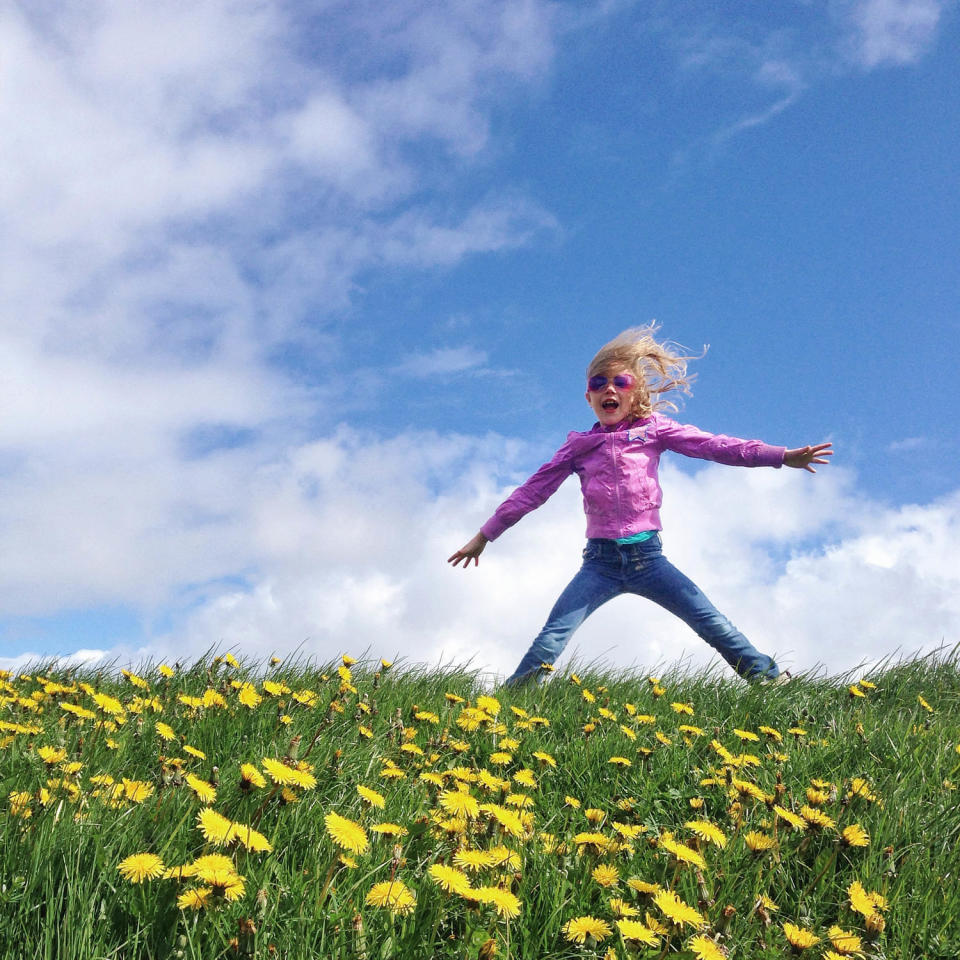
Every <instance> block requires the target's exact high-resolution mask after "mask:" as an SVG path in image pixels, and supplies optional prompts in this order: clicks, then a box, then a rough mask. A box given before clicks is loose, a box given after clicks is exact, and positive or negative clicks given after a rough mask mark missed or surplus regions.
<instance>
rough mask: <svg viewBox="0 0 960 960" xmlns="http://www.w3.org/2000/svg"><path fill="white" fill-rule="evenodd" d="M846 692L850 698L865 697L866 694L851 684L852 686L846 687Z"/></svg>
mask: <svg viewBox="0 0 960 960" xmlns="http://www.w3.org/2000/svg"><path fill="white" fill-rule="evenodd" d="M847 692H848V693H849V694H850V696H851V697H865V696H866V694H865V693H864V692H863V691H862V690H861V689H860V688H859V687H858V686H857V685H856V684H853V685H852V686H849V687H847Z"/></svg>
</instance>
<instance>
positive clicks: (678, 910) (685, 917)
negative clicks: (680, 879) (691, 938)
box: [653, 890, 707, 930]
mask: <svg viewBox="0 0 960 960" xmlns="http://www.w3.org/2000/svg"><path fill="white" fill-rule="evenodd" d="M653 902H654V903H655V904H656V905H657V907H658V909H659V910H660V912H661V913H662V914H663V915H664V916H665V917H667V919H669V920H670V921H672V922H673V923H675V924H677V925H678V926H684V925H687V926H691V927H693V928H694V929H695V930H701V929H703V927H705V926H706V925H707V921H706V920H705V919H704V918H703V916H702V915H701V914H700V913H699V912H698V911H697V910H694V908H693V907H691V906H690V905H689V904H687V903H685V902H684V901H683V900H681V899H680V897H678V896H677V895H676V894H675V893H674V892H673V891H672V890H661V891H659V892H658V893H656V894H655V895H654V898H653Z"/></svg>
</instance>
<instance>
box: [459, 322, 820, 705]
mask: <svg viewBox="0 0 960 960" xmlns="http://www.w3.org/2000/svg"><path fill="white" fill-rule="evenodd" d="M656 330H657V328H656V326H655V325H654V324H649V325H647V326H645V327H634V328H631V329H630V330H625V331H624V332H623V333H621V334H620V335H619V336H618V337H616V338H615V339H613V340H611V341H610V342H609V343H608V344H607V345H606V346H604V347H603V348H602V349H601V350H600V352H599V353H598V354H597V355H596V356H595V357H594V358H593V360H592V361H591V362H590V366H589V367H588V368H587V392H586V399H587V403H589V404H590V406H591V408H592V409H593V412H594V414H595V415H596V417H597V422H596V423H595V424H594V425H593V427H592V428H591V429H590V430H587V431H586V432H583V433H578V432H576V431H575V432H573V433H570V434H569V435H568V436H567V442H566V443H565V444H564V445H563V446H562V447H561V448H560V449H559V450H558V451H557V452H556V453H555V454H554V456H553V459H552V460H550V461H549V463H545V464H544V465H543V466H542V467H541V468H540V469H539V470H538V471H537V472H536V473H535V474H534V475H533V476H532V477H530V479H529V480H527V481H526V483H524V484H523V485H522V486H520V487H518V488H517V489H516V490H515V491H514V492H513V493H512V494H511V495H510V496H509V497H507V499H506V500H504V502H503V503H501V504H500V506H499V507H497V509H496V512H495V513H494V514H493V516H492V517H491V518H490V519H489V520H488V521H487V522H486V523H485V524H484V525H483V526H482V527H481V528H480V532H479V533H477V535H476V536H475V537H473V539H472V540H470V542H469V543H467V544H466V545H464V546H463V547H461V548H460V549H459V550H458V551H457V552H456V553H454V554H453V556H452V557H450V558H449V559H448V561H447V562H448V563H452V564H453V565H454V566H457V565H458V564H459V563H460V562H461V561H463V565H464V569H467V568H468V567H469V566H470V561H471V560H473V562H474V565H475V566H476V565H479V563H480V554H481V553H482V552H483V549H484V547H485V546H486V545H487V543H488V542H489V541H491V540H496V539H497V537H499V536H500V534H501V533H503V532H504V530H506V529H507V528H508V527H512V526H513V524H515V523H516V522H517V521H518V520H520V518H521V517H523V516H524V515H525V514H527V513H529V512H530V511H531V510H535V509H536V508H537V507H539V506H540V505H541V504H542V503H544V502H545V501H546V500H547V498H548V497H550V496H551V495H552V494H554V493H555V492H556V490H557V488H558V487H559V486H560V484H561V483H563V481H564V480H565V479H566V478H567V477H568V476H569V475H570V474H571V473H576V474H577V476H579V478H580V487H581V489H582V491H583V508H584V511H585V512H586V515H587V545H586V548H585V549H584V551H583V566H582V567H581V568H580V571H579V573H577V575H576V576H575V577H574V578H573V580H571V581H570V583H569V585H568V586H567V588H566V589H565V590H564V591H563V593H562V594H560V598H559V599H558V600H557V602H556V604H554V607H553V609H552V610H551V611H550V616H549V617H548V618H547V622H546V623H545V624H544V626H543V629H542V630H541V631H540V633H539V634H538V635H537V638H536V639H535V640H534V641H533V643H532V644H531V646H530V649H529V650H528V651H527V653H526V654H525V655H524V657H523V659H522V660H521V661H520V663H519V665H518V666H517V669H516V670H515V671H514V672H513V674H512V675H511V676H510V677H508V678H507V681H506V683H507V685H508V686H515V685H518V684H522V683H525V682H527V681H529V680H533V679H535V678H537V679H539V678H541V677H542V674H543V673H545V672H546V671H547V670H548V669H549V668H551V667H552V665H553V663H554V662H555V661H556V659H557V658H558V657H559V656H560V654H561V653H562V652H563V649H564V647H566V645H567V642H568V641H569V640H570V637H571V636H572V635H573V633H574V631H575V630H576V629H577V628H578V627H579V626H580V624H582V623H583V621H584V620H586V619H587V617H589V616H590V614H591V613H593V611H594V610H596V609H597V608H598V607H600V606H601V605H602V604H604V603H606V602H607V601H608V600H610V599H611V598H612V597H615V596H617V595H618V594H621V593H636V594H639V595H640V596H641V597H646V598H647V599H649V600H652V601H653V602H654V603H657V604H659V605H660V606H661V607H663V608H664V609H665V610H669V611H670V613H672V614H675V615H676V616H678V617H679V618H680V619H681V620H683V622H684V623H686V624H687V625H688V626H690V627H692V628H693V630H695V631H696V633H697V635H698V636H699V637H701V638H702V639H703V640H706V642H707V643H709V644H710V646H711V647H713V648H714V649H715V650H716V651H717V652H718V653H719V654H720V656H722V657H723V659H724V660H726V661H727V663H729V664H730V666H731V667H733V669H734V670H736V671H737V673H738V674H740V676H741V677H743V678H744V679H746V680H750V681H764V680H775V679H776V678H777V677H779V676H780V670H779V668H778V667H777V664H776V663H775V662H774V660H773V658H772V657H770V656H768V655H767V654H765V653H760V651H759V650H757V649H756V648H755V647H754V646H753V645H752V644H751V643H750V641H749V640H747V638H746V637H745V636H744V635H743V634H742V633H740V631H739V630H737V628H736V627H735V626H734V625H733V624H732V623H731V622H730V621H729V620H728V619H727V618H726V617H725V616H723V615H722V614H721V613H720V612H719V611H718V610H717V609H716V607H714V605H713V604H712V603H711V602H710V601H709V600H708V599H707V597H706V596H705V595H704V593H703V591H702V590H700V588H699V587H698V586H697V585H696V584H695V583H693V581H692V580H690V579H689V578H688V577H686V576H684V574H682V573H681V572H680V571H679V570H678V569H677V568H676V567H675V566H673V564H672V563H670V561H669V560H667V558H666V557H665V556H664V555H663V552H662V550H661V543H660V530H661V525H660V504H661V503H662V499H663V498H662V492H661V490H660V484H659V483H658V480H657V466H658V464H659V462H660V454H661V453H663V451H664V450H673V451H674V452H676V453H682V454H683V455H684V456H687V457H697V458H699V459H701V460H713V461H715V462H717V463H726V464H729V465H730V466H739V467H780V466H783V465H785V466H788V467H797V468H798V469H803V470H807V471H809V472H810V473H816V470H815V468H814V467H813V464H815V463H828V462H829V461H828V460H827V458H828V457H830V456H832V455H833V450H832V449H831V444H830V443H818V444H813V445H808V446H805V447H796V448H794V449H792V450H788V449H786V447H775V446H771V445H770V444H767V443H763V442H762V441H760V440H738V439H737V438H736V437H726V436H723V435H720V434H717V435H714V434H711V433H706V432H704V431H703V430H700V429H698V428H697V427H694V426H690V425H688V424H681V423H677V422H676V421H675V420H672V419H670V418H669V417H666V416H664V415H663V414H662V413H660V412H659V411H660V410H662V409H674V410H675V409H676V406H675V404H673V403H671V402H670V401H668V400H662V399H660V398H661V396H662V395H663V394H665V393H668V392H669V391H671V390H681V391H683V392H684V393H688V394H689V392H690V383H691V381H692V379H693V377H692V376H688V375H687V361H688V360H691V359H693V358H692V357H689V356H684V355H682V353H681V352H680V350H679V348H678V347H676V345H674V344H671V343H667V342H658V341H657V340H655V339H654V334H655V333H656ZM788 676H789V674H788V673H784V675H783V677H784V678H786V677H788Z"/></svg>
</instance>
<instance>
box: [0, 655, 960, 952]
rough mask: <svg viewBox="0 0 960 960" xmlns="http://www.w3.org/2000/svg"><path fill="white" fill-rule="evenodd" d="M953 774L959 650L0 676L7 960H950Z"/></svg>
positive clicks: (0, 823) (160, 668)
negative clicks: (437, 667) (622, 666)
mask: <svg viewBox="0 0 960 960" xmlns="http://www.w3.org/2000/svg"><path fill="white" fill-rule="evenodd" d="M854 679H856V682H853V681H854ZM958 768H960V667H958V659H957V651H956V650H955V651H953V652H952V653H949V654H946V655H944V654H942V653H941V654H940V655H935V656H933V657H928V658H925V659H917V660H912V661H909V662H900V663H895V664H887V665H885V666H884V667H883V668H881V669H878V670H876V671H874V672H873V673H872V674H869V675H865V676H857V677H856V678H854V677H853V676H849V677H843V678H827V679H824V678H817V679H809V678H808V679H804V678H799V679H795V680H794V681H793V682H792V683H790V684H788V685H784V686H767V687H746V686H744V685H743V684H742V683H741V682H740V681H738V680H736V679H735V678H733V677H732V676H731V677H729V678H728V677H718V676H716V675H705V674H698V675H693V674H685V675H679V674H678V675H675V676H667V675H661V676H659V677H644V676H636V675H634V674H624V673H618V674H613V673H610V674H597V673H592V672H585V673H583V674H582V675H580V676H578V675H576V674H573V673H568V674H566V675H563V676H561V675H560V674H559V673H557V674H555V675H554V676H553V678H552V679H551V680H550V681H549V682H548V683H547V684H545V685H543V686H541V687H539V688H534V689H527V690H522V691H509V692H508V691H496V692H495V693H494V694H492V695H491V694H490V693H485V692H484V691H483V689H482V686H481V684H480V682H479V680H478V678H477V676H476V675H475V674H473V673H471V672H469V671H436V672H426V671H422V670H411V669H406V670H404V669H400V668H399V667H398V666H392V665H390V664H388V663H385V662H383V661H379V662H373V663H369V662H363V663H357V662H355V661H354V660H353V659H352V658H351V657H349V656H346V655H345V656H344V657H343V660H342V662H339V661H338V662H337V663H334V664H331V665H328V666H326V667H319V666H317V665H315V664H308V663H304V662H299V661H298V662H281V661H279V660H276V659H274V660H273V661H271V662H270V663H269V664H253V663H246V662H242V661H238V660H237V659H236V658H234V656H232V655H231V654H226V655H224V656H216V657H214V656H212V655H209V656H207V657H206V658H204V659H203V660H202V661H200V662H197V663H196V664H193V665H190V666H187V667H183V668H181V667H170V666H167V665H166V664H161V665H155V664H148V665H141V666H140V667H138V669H137V670H135V671H134V670H122V671H119V670H108V669H102V670H94V669H89V668H87V669H73V670H65V669H59V668H57V667H56V665H38V666H36V668H35V669H30V670H29V671H27V672H24V673H21V674H10V673H6V672H2V671H0V788H2V794H0V798H2V808H0V831H2V837H3V843H2V848H0V958H2V960H6V958H14V957H16V958H17V960H20V958H21V957H22V956H24V955H28V956H30V957H31V958H35V960H41V958H43V960H54V958H56V960H74V958H76V960H81V958H83V960H94V958H96V960H101V958H102V960H107V958H131V960H132V958H140V957H149V958H164V960H167V958H190V960H194V958H195V960H200V958H203V960H213V958H217V957H230V958H233V957H239V958H254V957H257V958H270V957H276V958H291V960H293V958H304V960H306V958H311V960H312V958H316V957H336V958H357V960H386V958H390V957H396V958H411V960H413V958H417V960H420V958H434V957H436V958H446V957H450V958H453V957H457V958H470V960H477V958H480V960H490V958H492V957H500V958H506V957H511V958H530V960H534V958H536V960H544V958H561V957H595V958H601V957H602V958H610V960H613V958H624V960H625V958H628V957H641V958H654V957H683V958H691V957H695V958H700V960H715V958H721V957H731V958H732V957H740V958H744V960H747V958H764V957H769V958H773V957H784V956H789V955H791V954H795V955H800V956H803V957H808V958H811V960H812V958H816V960H820V958H823V960H838V958H840V957H851V956H852V957H868V958H920V957H924V958H944V960H946V958H949V960H955V958H956V957H957V956H960V920H958V917H960V883H958V878H957V873H958V870H960V854H958V852H957V850H958V847H960V804H958V801H960V794H958V792H957V787H956V783H955V780H956V778H957V777H958Z"/></svg>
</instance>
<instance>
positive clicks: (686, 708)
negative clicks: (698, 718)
mask: <svg viewBox="0 0 960 960" xmlns="http://www.w3.org/2000/svg"><path fill="white" fill-rule="evenodd" d="M670 709H671V710H673V712H674V713H686V714H688V715H689V716H691V717H692V716H693V704H692V703H671V704H670Z"/></svg>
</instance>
